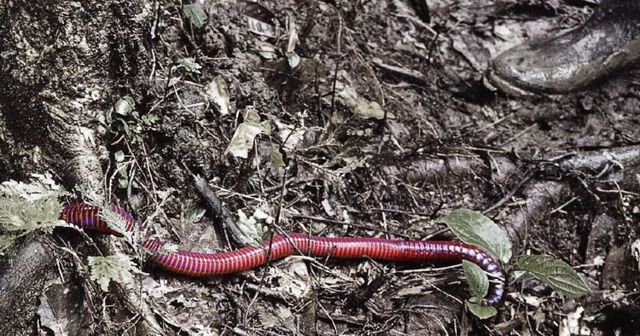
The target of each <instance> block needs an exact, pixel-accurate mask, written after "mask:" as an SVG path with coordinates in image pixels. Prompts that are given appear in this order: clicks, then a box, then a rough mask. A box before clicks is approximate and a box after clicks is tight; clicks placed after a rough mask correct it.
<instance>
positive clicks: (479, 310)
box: [466, 301, 498, 320]
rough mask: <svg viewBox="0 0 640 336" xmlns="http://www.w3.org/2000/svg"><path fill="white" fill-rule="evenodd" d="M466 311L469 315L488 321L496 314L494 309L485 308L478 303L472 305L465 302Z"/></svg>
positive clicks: (490, 307) (496, 311)
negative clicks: (467, 310)
mask: <svg viewBox="0 0 640 336" xmlns="http://www.w3.org/2000/svg"><path fill="white" fill-rule="evenodd" d="M466 305H467V309H469V311H470V312H471V314H473V315H475V316H477V317H478V318H479V319H481V320H485V319H488V318H490V317H493V316H495V315H496V314H497V313H498V310H496V308H495V307H492V306H485V305H481V304H478V303H473V302H470V301H467V302H466Z"/></svg>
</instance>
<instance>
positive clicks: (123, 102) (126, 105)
mask: <svg viewBox="0 0 640 336" xmlns="http://www.w3.org/2000/svg"><path fill="white" fill-rule="evenodd" d="M135 107H136V102H135V101H134V100H133V98H131V96H124V97H122V98H120V99H118V101H117V102H116V103H115V104H114V105H113V111H114V112H115V113H117V114H119V115H121V116H126V115H129V113H131V112H132V111H133V109H134V108H135Z"/></svg>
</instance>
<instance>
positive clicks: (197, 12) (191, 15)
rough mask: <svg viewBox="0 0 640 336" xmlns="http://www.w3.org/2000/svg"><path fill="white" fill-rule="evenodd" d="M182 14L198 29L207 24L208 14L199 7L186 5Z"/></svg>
mask: <svg viewBox="0 0 640 336" xmlns="http://www.w3.org/2000/svg"><path fill="white" fill-rule="evenodd" d="M182 14H184V16H186V17H187V19H189V21H191V23H193V25H194V26H196V28H202V26H204V23H205V22H207V13H205V12H204V11H203V10H202V8H200V6H198V5H184V6H182Z"/></svg>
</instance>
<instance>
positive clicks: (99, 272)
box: [89, 253, 140, 292]
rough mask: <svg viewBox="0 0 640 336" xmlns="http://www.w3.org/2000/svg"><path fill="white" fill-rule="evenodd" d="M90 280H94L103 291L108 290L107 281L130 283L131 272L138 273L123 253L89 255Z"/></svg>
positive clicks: (131, 278)
mask: <svg viewBox="0 0 640 336" xmlns="http://www.w3.org/2000/svg"><path fill="white" fill-rule="evenodd" d="M89 267H90V268H91V280H94V281H96V282H97V283H98V284H99V285H100V288H101V289H102V290H103V291H105V292H106V291H108V290H109V282H110V281H115V282H117V283H121V284H125V283H131V282H132V280H133V273H140V271H138V269H137V268H136V266H135V264H134V263H133V261H132V260H131V258H129V256H127V255H125V254H121V253H119V254H114V255H110V256H106V257H89Z"/></svg>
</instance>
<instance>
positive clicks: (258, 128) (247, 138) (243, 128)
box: [224, 109, 270, 159]
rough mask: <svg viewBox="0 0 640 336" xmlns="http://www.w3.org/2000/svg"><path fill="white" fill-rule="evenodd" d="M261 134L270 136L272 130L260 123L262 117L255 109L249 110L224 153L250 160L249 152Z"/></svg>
mask: <svg viewBox="0 0 640 336" xmlns="http://www.w3.org/2000/svg"><path fill="white" fill-rule="evenodd" d="M256 117H257V120H256ZM260 133H266V134H268V133H270V129H268V128H267V127H266V125H265V123H261V122H260V117H259V116H258V114H257V113H255V111H254V110H253V109H247V113H246V114H245V121H244V122H243V123H241V124H240V125H238V127H237V128H236V131H235V132H234V133H233V137H232V138H231V141H230V142H229V145H228V146H227V149H225V151H224V153H225V154H228V153H231V155H233V156H235V157H239V158H243V159H246V158H248V157H249V150H251V148H253V140H254V139H255V138H256V136H258V134H260Z"/></svg>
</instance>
